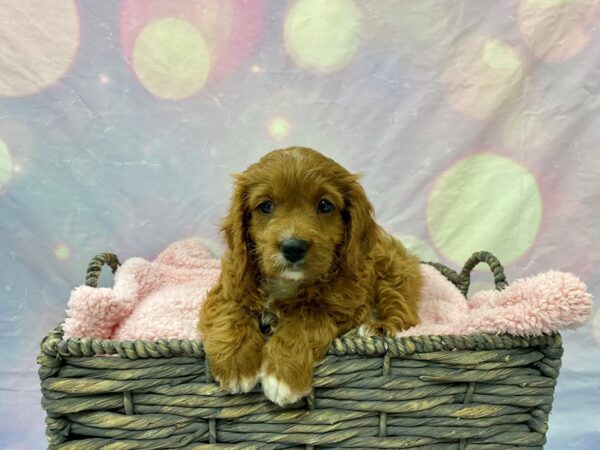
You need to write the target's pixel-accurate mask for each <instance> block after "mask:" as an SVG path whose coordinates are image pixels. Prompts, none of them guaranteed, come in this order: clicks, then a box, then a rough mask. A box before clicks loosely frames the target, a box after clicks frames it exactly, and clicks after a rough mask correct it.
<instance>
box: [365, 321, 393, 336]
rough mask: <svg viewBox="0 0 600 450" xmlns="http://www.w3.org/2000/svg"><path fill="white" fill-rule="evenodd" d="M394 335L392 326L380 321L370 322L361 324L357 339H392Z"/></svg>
mask: <svg viewBox="0 0 600 450" xmlns="http://www.w3.org/2000/svg"><path fill="white" fill-rule="evenodd" d="M396 333H397V330H396V328H395V327H394V326H392V325H390V324H387V323H385V322H382V321H372V322H368V323H365V324H362V325H361V326H360V327H359V328H358V333H357V334H358V336H359V337H373V336H379V337H394V336H396Z"/></svg>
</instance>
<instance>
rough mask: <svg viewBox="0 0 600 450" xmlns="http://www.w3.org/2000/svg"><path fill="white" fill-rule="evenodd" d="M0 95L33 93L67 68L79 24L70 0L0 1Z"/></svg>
mask: <svg viewBox="0 0 600 450" xmlns="http://www.w3.org/2000/svg"><path fill="white" fill-rule="evenodd" d="M0 17H1V18H2V19H1V20H2V25H1V26H0V67H1V68H2V70H0V96H9V97H20V96H26V95H32V94H36V93H38V92H41V91H43V90H44V89H46V88H47V87H49V86H51V85H52V84H54V83H55V82H56V81H57V80H59V79H60V78H61V77H63V76H64V75H65V73H66V72H67V71H68V70H69V68H70V67H71V65H72V63H73V60H74V59H75V56H76V54H77V51H78V49H79V40H80V24H79V13H78V11H77V7H76V6H75V3H74V2H73V1H72V0H54V1H52V2H46V1H43V0H29V1H26V2H19V1H12V2H11V1H3V2H0Z"/></svg>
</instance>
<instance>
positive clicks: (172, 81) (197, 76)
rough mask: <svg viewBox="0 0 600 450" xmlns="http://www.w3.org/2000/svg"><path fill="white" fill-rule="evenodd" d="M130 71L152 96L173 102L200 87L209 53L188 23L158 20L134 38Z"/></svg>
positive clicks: (167, 19) (204, 75)
mask: <svg viewBox="0 0 600 450" xmlns="http://www.w3.org/2000/svg"><path fill="white" fill-rule="evenodd" d="M133 69H134V70H135V73H136V74H137V76H138V78H139V80H140V82H141V83H142V84H143V85H144V87H145V88H146V89H148V91H150V92H151V93H152V94H154V95H156V96H157V97H162V98H167V99H173V100H177V99H181V98H185V97H189V96H190V95H193V94H195V93H196V92H198V91H199V90H200V88H202V86H204V83H206V79H207V78H208V72H209V70H210V54H209V52H208V48H207V46H206V43H205V42H204V39H203V38H202V36H201V35H200V33H199V32H198V31H197V30H196V29H195V28H194V27H193V26H192V25H191V24H190V23H188V22H186V21H184V20H181V19H174V18H165V19H158V20H155V21H154V22H151V23H149V24H148V25H147V26H146V27H145V28H144V29H143V30H142V32H141V33H140V34H139V35H138V38H137V39H136V41H135V45H134V47H133Z"/></svg>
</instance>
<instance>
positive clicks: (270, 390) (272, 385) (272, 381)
mask: <svg viewBox="0 0 600 450" xmlns="http://www.w3.org/2000/svg"><path fill="white" fill-rule="evenodd" d="M261 384H262V388H263V392H264V394H265V397H267V398H268V399H269V400H271V401H272V402H273V403H277V404H278V405H279V406H285V405H289V404H290V403H295V402H297V401H298V400H300V399H301V398H302V395H300V394H297V393H295V392H292V390H291V389H290V387H289V386H288V385H287V383H285V382H284V381H281V380H278V379H277V378H275V377H274V376H273V375H263V376H262V378H261Z"/></svg>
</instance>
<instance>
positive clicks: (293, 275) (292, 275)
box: [281, 270, 304, 281]
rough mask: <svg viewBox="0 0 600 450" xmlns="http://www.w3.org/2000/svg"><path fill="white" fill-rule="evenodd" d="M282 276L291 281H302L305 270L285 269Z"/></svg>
mask: <svg viewBox="0 0 600 450" xmlns="http://www.w3.org/2000/svg"><path fill="white" fill-rule="evenodd" d="M281 278H284V279H286V280H291V281H301V280H303V279H304V272H299V271H297V270H285V271H283V272H281Z"/></svg>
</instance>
